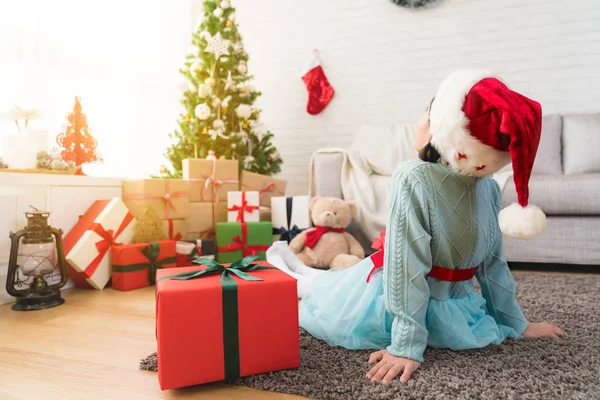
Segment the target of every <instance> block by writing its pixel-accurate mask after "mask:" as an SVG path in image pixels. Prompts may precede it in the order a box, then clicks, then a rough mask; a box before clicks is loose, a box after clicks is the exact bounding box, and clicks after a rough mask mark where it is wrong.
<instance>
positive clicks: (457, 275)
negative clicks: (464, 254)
mask: <svg viewBox="0 0 600 400" xmlns="http://www.w3.org/2000/svg"><path fill="white" fill-rule="evenodd" d="M476 272H477V267H474V268H467V269H450V268H444V267H438V266H437V265H434V266H433V267H431V271H429V273H428V274H427V276H430V277H432V278H435V279H439V280H440V281H446V282H462V281H468V280H471V279H473V278H474V277H475V273H476Z"/></svg>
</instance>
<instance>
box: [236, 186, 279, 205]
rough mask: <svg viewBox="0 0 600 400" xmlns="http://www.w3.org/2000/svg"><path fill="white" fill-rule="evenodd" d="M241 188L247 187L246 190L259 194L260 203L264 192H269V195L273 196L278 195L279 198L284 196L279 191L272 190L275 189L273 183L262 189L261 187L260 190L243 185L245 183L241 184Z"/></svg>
mask: <svg viewBox="0 0 600 400" xmlns="http://www.w3.org/2000/svg"><path fill="white" fill-rule="evenodd" d="M242 186H245V187H247V188H248V189H252V191H257V192H258V194H259V199H260V200H261V201H262V198H263V195H264V194H265V193H266V192H271V193H273V194H275V195H279V196H283V195H284V194H285V193H283V192H282V191H279V190H274V189H275V184H274V183H271V184H269V185H265V186H263V187H262V189H261V188H258V187H255V186H250V185H248V184H245V183H244V184H242Z"/></svg>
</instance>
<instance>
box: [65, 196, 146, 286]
mask: <svg viewBox="0 0 600 400" xmlns="http://www.w3.org/2000/svg"><path fill="white" fill-rule="evenodd" d="M135 223H136V220H135V218H134V217H133V215H132V214H131V213H130V212H129V209H128V208H127V206H126V205H125V203H123V201H122V200H121V198H119V197H115V198H113V199H112V200H110V201H98V202H96V203H94V204H93V205H92V207H90V209H89V210H88V211H87V212H86V214H84V215H83V216H82V217H81V219H80V220H79V221H78V222H77V223H76V224H75V226H74V227H73V229H71V231H70V232H69V233H68V234H67V235H66V236H65V239H64V242H65V259H66V261H67V262H68V264H69V266H70V267H71V268H72V269H73V270H75V271H77V273H78V275H79V278H84V279H85V281H86V282H87V283H88V284H89V285H90V286H92V287H93V288H94V289H98V290H102V289H104V287H105V286H106V284H107V283H108V281H109V280H110V278H111V273H112V268H111V262H110V249H111V247H112V246H113V244H117V243H118V244H129V243H131V240H132V238H133V230H134V226H135ZM76 283H77V282H76Z"/></svg>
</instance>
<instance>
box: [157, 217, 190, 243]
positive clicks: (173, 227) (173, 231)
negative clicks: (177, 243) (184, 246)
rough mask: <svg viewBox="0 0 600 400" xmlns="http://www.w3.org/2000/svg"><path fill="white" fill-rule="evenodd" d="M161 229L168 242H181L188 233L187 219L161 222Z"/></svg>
mask: <svg viewBox="0 0 600 400" xmlns="http://www.w3.org/2000/svg"><path fill="white" fill-rule="evenodd" d="M188 218H189V217H188ZM162 229H163V232H164V233H165V236H166V237H167V239H168V240H182V239H183V238H184V237H186V236H187V232H188V224H187V219H167V220H163V221H162Z"/></svg>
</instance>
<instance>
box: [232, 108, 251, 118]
mask: <svg viewBox="0 0 600 400" xmlns="http://www.w3.org/2000/svg"><path fill="white" fill-rule="evenodd" d="M235 113H236V114H237V116H238V118H241V119H248V118H250V116H251V115H252V107H250V106H249V105H248V104H240V105H239V106H238V107H237V108H236V109H235Z"/></svg>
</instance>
